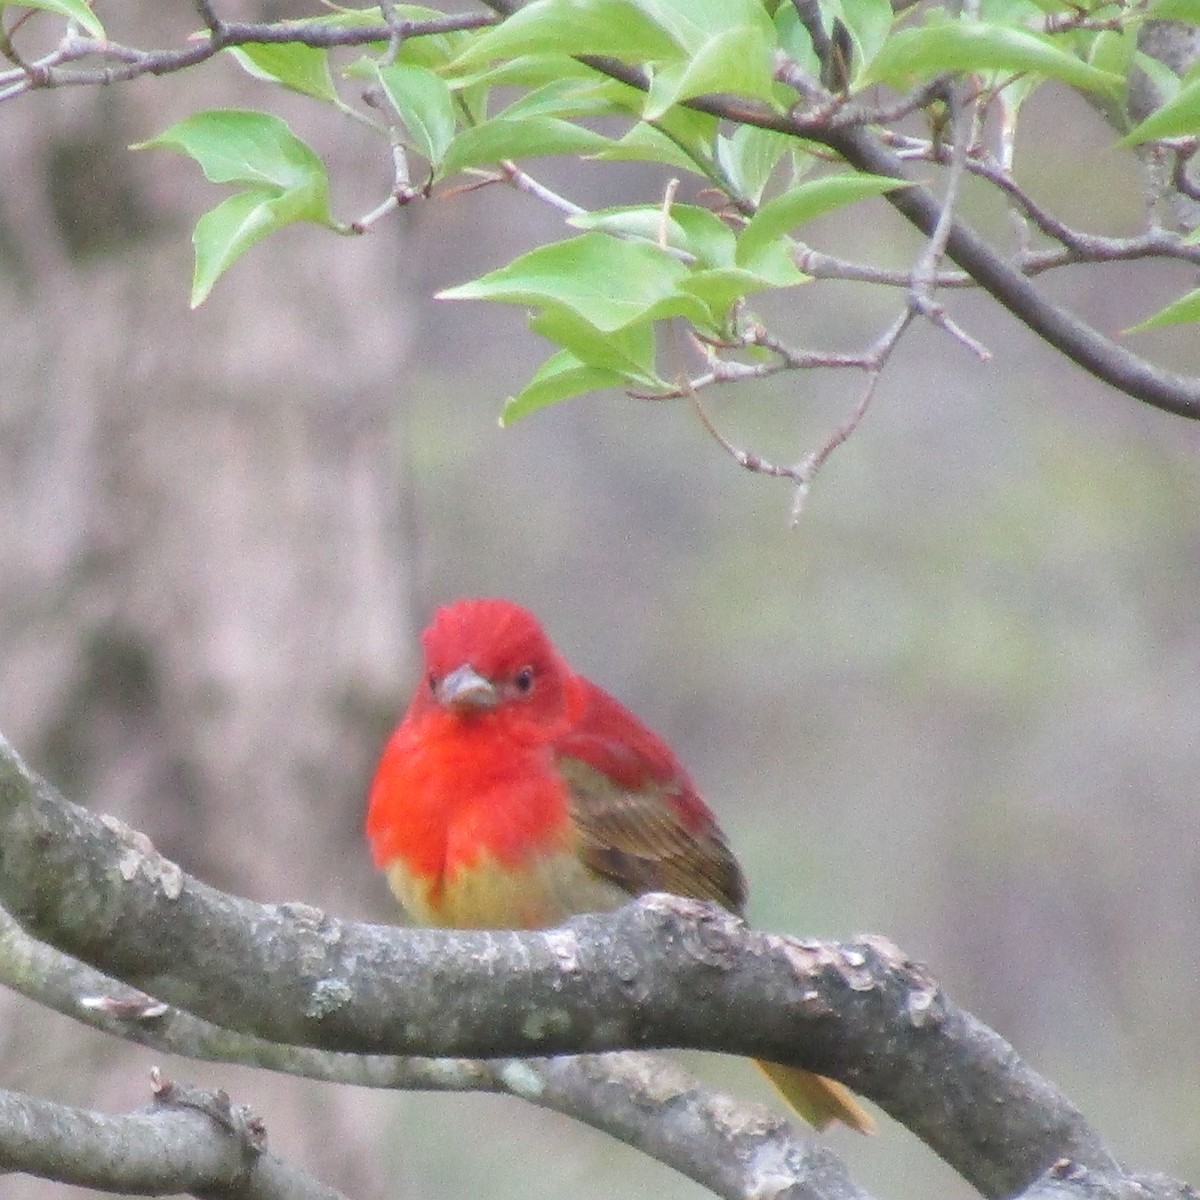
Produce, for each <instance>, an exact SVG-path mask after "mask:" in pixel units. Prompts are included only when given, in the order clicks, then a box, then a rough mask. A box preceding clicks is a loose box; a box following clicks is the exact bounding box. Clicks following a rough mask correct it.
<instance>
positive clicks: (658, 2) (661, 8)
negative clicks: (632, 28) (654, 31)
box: [632, 0, 773, 53]
mask: <svg viewBox="0 0 1200 1200" xmlns="http://www.w3.org/2000/svg"><path fill="white" fill-rule="evenodd" d="M632 3H633V6H634V7H636V8H638V9H639V10H640V11H641V12H642V13H644V14H645V15H646V16H647V17H648V18H649V19H650V20H651V21H652V22H653V23H654V24H655V25H657V26H658V28H660V29H662V30H663V31H664V32H665V33H667V34H668V35H669V36H670V38H671V40H672V41H674V42H675V44H676V45H677V46H679V47H680V48H681V49H683V50H687V51H688V52H689V53H696V52H697V51H699V50H701V49H702V48H703V47H704V46H705V45H706V44H707V43H709V42H710V41H711V40H712V39H713V37H714V36H719V35H721V34H724V33H730V32H734V31H737V30H751V31H753V32H755V33H757V34H758V36H759V37H762V38H770V37H771V36H772V33H773V30H772V25H771V18H770V16H769V15H768V14H767V10H766V8H765V7H764V5H763V4H762V2H761V0H632Z"/></svg>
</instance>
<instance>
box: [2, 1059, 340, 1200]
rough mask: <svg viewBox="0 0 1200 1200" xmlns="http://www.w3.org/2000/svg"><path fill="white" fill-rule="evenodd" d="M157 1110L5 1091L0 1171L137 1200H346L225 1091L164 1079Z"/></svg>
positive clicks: (157, 1081) (157, 1089)
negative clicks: (182, 1196)
mask: <svg viewBox="0 0 1200 1200" xmlns="http://www.w3.org/2000/svg"><path fill="white" fill-rule="evenodd" d="M154 1093H155V1103H154V1105H153V1106H152V1107H151V1108H149V1109H145V1110H143V1111H141V1112H136V1113H130V1114H128V1115H126V1116H117V1117H112V1116H104V1115H102V1114H100V1113H95V1112H89V1111H87V1110H85V1109H81V1108H72V1107H70V1106H68V1105H65V1104H55V1103H52V1102H51V1101H49V1100H36V1099H33V1098H32V1097H30V1096H24V1095H21V1094H20V1093H19V1092H9V1091H3V1090H0V1173H4V1172H8V1171H24V1172H27V1173H29V1174H31V1175H37V1176H39V1177H40V1178H42V1179H53V1180H55V1181H56V1182H59V1183H73V1184H76V1185H77V1186H79V1187H88V1188H102V1189H104V1190H106V1191H110V1192H119V1193H122V1194H130V1195H139V1196H147V1195H150V1196H167V1195H174V1194H176V1193H177V1192H190V1193H191V1194H192V1195H194V1196H197V1197H202V1198H203V1197H213V1198H214V1200H215V1197H217V1196H220V1197H221V1200H345V1197H344V1196H342V1194H341V1193H340V1192H337V1191H335V1190H334V1189H332V1188H329V1187H326V1186H325V1185H324V1184H322V1183H318V1182H317V1181H316V1180H315V1179H313V1178H312V1177H311V1176H309V1175H307V1174H305V1173H304V1172H303V1171H300V1170H299V1169H298V1168H296V1167H293V1166H291V1165H290V1164H288V1163H286V1162H284V1161H283V1160H282V1159H279V1158H276V1157H275V1156H274V1155H273V1154H270V1153H268V1152H267V1151H266V1150H265V1135H264V1131H263V1128H262V1124H261V1122H259V1121H258V1120H257V1118H255V1117H253V1116H251V1115H250V1113H249V1112H248V1111H247V1110H245V1109H243V1108H241V1107H240V1106H238V1105H234V1104H231V1103H230V1101H229V1097H228V1096H225V1095H224V1094H222V1093H217V1094H215V1095H214V1094H211V1093H208V1092H203V1091H201V1090H200V1089H197V1088H191V1087H186V1086H180V1085H178V1084H174V1083H171V1082H170V1081H169V1080H165V1079H162V1078H161V1077H160V1076H156V1077H155V1080H154Z"/></svg>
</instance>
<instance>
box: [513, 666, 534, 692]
mask: <svg viewBox="0 0 1200 1200" xmlns="http://www.w3.org/2000/svg"><path fill="white" fill-rule="evenodd" d="M513 683H514V684H516V687H517V691H518V692H528V691H529V690H530V689H531V688H532V687H533V668H532V667H522V668H521V669H520V670H519V671H518V672H517V675H516V678H515V679H514V680H513Z"/></svg>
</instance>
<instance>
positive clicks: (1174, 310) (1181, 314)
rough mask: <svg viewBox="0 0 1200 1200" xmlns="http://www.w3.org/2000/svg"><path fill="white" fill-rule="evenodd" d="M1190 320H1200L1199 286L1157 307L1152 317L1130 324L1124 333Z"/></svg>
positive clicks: (1185, 322)
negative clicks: (1163, 305)
mask: <svg viewBox="0 0 1200 1200" xmlns="http://www.w3.org/2000/svg"><path fill="white" fill-rule="evenodd" d="M1192 321H1200V288H1197V289H1196V290H1195V291H1193V292H1188V294H1187V295H1186V296H1181V297H1180V298H1179V299H1178V300H1175V301H1173V302H1172V303H1170V304H1168V305H1167V307H1166V308H1163V309H1159V311H1158V312H1156V313H1155V314H1154V315H1153V316H1152V317H1147V318H1146V319H1145V320H1144V321H1139V322H1138V324H1136V325H1132V326H1130V328H1128V329H1127V330H1125V332H1126V333H1141V332H1143V331H1144V330H1147V329H1159V328H1161V327H1162V326H1163V325H1185V324H1188V323H1189V322H1192Z"/></svg>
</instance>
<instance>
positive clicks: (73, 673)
mask: <svg viewBox="0 0 1200 1200" xmlns="http://www.w3.org/2000/svg"><path fill="white" fill-rule="evenodd" d="M126 7H127V8H134V9H138V10H140V12H141V13H142V14H144V19H143V20H140V21H139V24H138V28H139V37H140V38H141V39H142V40H143V44H150V43H151V42H152V41H153V40H154V39H155V38H157V39H158V40H159V44H164V45H166V44H179V43H180V42H181V41H182V39H183V37H184V36H186V34H187V32H188V31H189V30H190V29H191V28H192V27H193V26H194V24H195V22H196V17H195V13H194V11H192V10H191V9H190V7H189V6H187V5H165V6H163V5H159V4H156V3H154V2H152V0H141V2H140V3H139V4H137V5H135V6H126ZM268 15H275V16H277V15H279V13H278V12H277V11H274V12H272V13H271V14H268ZM126 19H129V20H131V21H132V18H126V17H124V16H123V17H122V21H124V20H126ZM237 75H238V72H237V70H236V68H235V67H234V65H233V63H232V62H231V61H230V62H227V61H218V62H215V63H213V64H210V65H209V66H208V67H206V68H204V69H203V70H201V71H198V72H189V73H188V74H187V76H186V77H183V76H180V77H178V78H174V79H164V80H157V81H156V80H150V81H146V82H145V83H143V84H141V85H139V86H137V87H134V88H125V89H121V90H119V91H117V90H114V91H104V90H99V89H79V90H78V91H77V92H74V93H71V92H60V93H56V94H53V95H42V96H39V97H38V98H37V99H36V101H34V102H26V103H22V104H16V105H10V106H8V107H7V108H6V110H5V113H4V127H5V140H6V153H5V158H6V161H7V163H8V164H9V166H8V169H7V170H6V171H5V172H4V173H3V176H0V347H2V350H0V354H2V358H0V361H2V363H3V368H2V378H3V388H2V389H0V646H2V647H3V653H2V654H0V727H2V728H3V729H4V730H5V732H6V733H7V734H8V736H10V737H11V738H12V739H13V741H14V742H15V743H16V744H18V745H19V746H20V747H21V749H22V751H23V752H24V753H25V754H26V755H27V756H28V758H29V759H30V761H31V762H33V763H35V764H36V765H37V767H38V768H39V769H41V770H43V771H44V772H45V773H46V774H47V775H48V776H49V777H50V778H52V779H53V780H54V781H55V782H56V783H58V784H59V785H60V786H61V787H62V788H63V789H64V790H65V791H66V792H67V793H68V794H70V795H74V796H76V797H88V798H90V800H89V802H93V803H96V804H99V805H103V807H104V808H106V809H108V810H109V811H112V812H114V813H116V814H119V815H120V816H122V817H124V818H125V819H127V820H128V821H130V822H131V823H132V824H134V825H135V826H137V827H139V828H141V829H144V830H145V831H146V832H147V833H149V834H150V836H151V837H152V838H153V839H154V841H155V842H156V844H157V845H158V846H159V848H160V849H162V850H163V852H164V853H166V854H168V855H169V856H171V857H174V858H178V860H179V861H180V862H181V863H183V864H185V865H186V866H187V867H188V868H189V869H191V870H194V871H195V872H196V873H197V874H199V875H200V876H202V877H204V878H206V879H209V880H211V881H213V882H214V883H216V884H218V885H220V886H223V887H227V888H229V889H231V890H234V891H238V892H241V893H243V894H247V895H250V896H254V897H256V898H259V899H264V900H289V899H295V900H305V901H308V902H310V903H313V904H318V905H328V906H330V907H332V908H335V909H337V910H338V911H340V912H343V913H347V914H349V915H354V914H355V913H356V912H357V913H358V914H359V915H361V913H362V911H363V910H364V907H365V897H366V896H367V895H368V888H369V887H370V886H371V882H372V881H371V878H370V872H369V869H368V864H367V862H366V855H365V851H364V849H363V848H362V845H361V838H360V828H361V809H362V793H363V788H364V784H365V779H366V776H367V773H368V771H369V769H370V762H371V760H372V758H373V756H374V754H375V752H376V749H377V747H378V743H379V740H380V737H381V735H382V731H383V727H384V724H385V722H386V721H387V720H388V719H389V718H390V717H391V716H393V715H394V708H395V706H396V703H397V698H398V696H399V694H400V692H401V691H402V689H403V687H404V684H405V677H404V669H405V666H406V662H405V659H404V655H405V653H406V650H407V645H408V642H409V638H408V636H407V617H408V615H409V614H408V611H407V610H408V591H407V586H406V582H407V575H408V563H407V562H406V559H405V547H404V544H403V540H402V539H403V525H402V521H401V513H400V503H401V490H400V488H399V487H398V486H397V482H396V471H395V464H394V461H393V459H394V458H395V453H396V447H397V443H396V438H395V436H394V433H393V430H392V428H391V422H392V415H393V414H394V413H395V412H396V411H397V409H398V400H399V399H400V398H401V397H402V381H403V375H402V369H403V364H404V358H405V354H406V351H407V328H406V312H405V299H404V294H403V289H402V287H401V286H398V284H399V283H400V272H399V269H398V267H397V263H398V254H397V245H396V240H395V239H396V233H395V230H396V228H397V223H396V222H393V223H392V225H391V231H390V232H389V231H388V230H387V229H384V230H383V231H380V232H376V233H375V234H373V235H372V236H371V237H370V238H369V239H363V241H362V242H361V243H359V244H357V245H352V244H348V243H347V242H345V241H342V240H339V239H336V238H334V237H333V236H331V235H328V234H324V233H321V232H319V231H317V230H315V229H313V228H311V227H310V228H308V229H302V230H297V231H292V232H291V233H290V234H289V235H287V236H288V237H290V238H291V245H290V247H289V246H285V245H283V244H277V245H276V246H275V248H274V250H275V252H274V253H271V254H262V255H259V254H255V253H251V254H250V255H249V256H248V257H247V258H246V259H245V260H244V261H243V262H242V263H239V264H238V266H237V267H236V268H235V269H234V270H233V271H232V272H230V274H229V275H228V276H226V278H225V279H223V280H222V281H221V283H220V284H219V285H218V288H217V290H216V292H215V293H214V295H213V297H212V299H211V300H210V301H209V303H208V304H207V305H206V306H205V307H204V308H203V309H201V310H200V311H198V312H196V313H191V312H189V311H188V308H187V290H188V281H189V278H190V271H191V264H190V261H189V253H190V247H189V246H188V242H187V237H186V235H185V231H184V230H182V229H180V228H179V227H178V226H177V225H175V224H172V225H171V227H169V228H168V227H167V224H168V222H177V221H178V220H179V219H180V218H179V217H178V216H172V217H168V216H167V215H166V214H168V213H172V212H174V213H184V214H187V215H188V216H191V217H194V216H195V215H196V212H197V201H196V200H194V199H192V197H191V196H189V195H187V194H184V195H174V196H161V195H157V196H156V195H155V194H154V193H153V192H152V190H151V188H152V187H156V188H162V187H163V186H164V182H163V181H167V183H166V186H172V187H177V188H180V189H189V190H191V191H194V192H196V193H198V192H199V191H200V185H199V183H198V180H199V174H198V172H196V170H195V167H194V164H191V163H187V162H184V161H183V160H179V161H178V162H167V161H166V156H165V155H163V156H160V158H159V159H158V160H157V161H156V162H155V163H154V164H153V168H154V169H153V180H154V181H155V182H154V183H153V185H151V184H150V183H148V182H146V181H148V180H149V179H150V178H151V172H149V171H147V170H145V169H144V166H143V164H142V163H141V162H140V161H139V159H140V157H141V156H140V155H135V154H131V153H130V152H128V151H127V150H126V146H127V145H128V144H129V143H130V142H133V141H137V140H140V139H142V138H145V137H147V136H150V135H151V134H153V133H155V132H157V131H158V130H160V129H162V128H163V127H165V125H166V124H168V123H169V121H171V120H174V119H176V118H177V117H179V116H181V115H183V114H184V113H185V112H187V111H191V110H195V109H196V108H200V107H203V106H205V104H212V105H215V104H222V105H228V104H230V103H239V102H240V103H243V104H245V105H247V106H253V105H254V104H255V103H256V102H257V103H262V102H263V97H262V96H261V94H259V95H256V94H255V85H254V84H253V83H251V82H250V81H245V82H244V83H242V84H240V87H241V93H240V96H241V98H240V100H235V99H234V96H233V94H231V90H230V89H231V87H232V88H235V89H236V88H237V87H238V86H239V84H238V81H237V80H235V78H234V77H235V76H237ZM206 90H207V93H208V94H207V95H205V94H204V93H205V91H206ZM314 107H315V106H314ZM320 117H321V114H320V113H318V112H310V113H309V114H308V119H309V120H312V119H314V118H315V119H317V120H318V121H319V120H320ZM348 125H349V123H346V124H342V125H339V124H336V123H332V122H331V123H330V124H329V125H328V126H326V127H321V126H319V125H318V126H317V128H322V129H323V133H324V134H326V135H327V136H326V138H325V140H324V141H322V142H320V143H318V145H319V148H320V150H321V152H322V153H324V154H326V155H327V156H328V158H329V159H330V161H331V166H332V167H333V170H334V172H335V174H336V176H337V178H338V180H339V187H341V186H342V184H343V181H344V182H345V184H346V185H347V186H349V187H355V186H358V188H359V190H360V194H359V195H355V196H346V195H343V194H339V196H338V200H337V202H338V203H339V205H349V206H350V210H349V211H350V215H355V210H354V207H353V206H354V205H356V204H357V203H358V202H359V201H360V200H363V206H362V207H363V208H365V207H368V206H369V205H370V204H372V203H374V202H375V201H376V200H377V199H378V196H379V194H380V189H381V188H384V187H386V186H387V176H386V166H387V164H386V155H384V156H382V157H381V156H380V155H379V154H378V152H377V147H375V146H372V145H370V144H368V143H366V142H365V141H364V140H363V137H362V135H361V134H358V133H356V132H355V131H353V130H351V129H349V128H348V127H347V126H348ZM308 128H309V129H311V128H313V126H311V125H309V126H308ZM155 153H159V154H160V152H155ZM206 199H211V189H209V194H208V195H206ZM381 615H386V617H387V619H386V620H384V619H382V616H381ZM180 952H181V953H186V952H187V948H186V947H180ZM0 1029H2V1030H3V1032H2V1033H0V1077H2V1078H3V1079H4V1081H5V1083H6V1084H7V1086H11V1087H21V1086H30V1087H31V1090H32V1091H34V1092H35V1093H38V1094H42V1095H46V1096H50V1097H52V1098H56V1099H64V1100H68V1101H72V1102H85V1103H91V1104H94V1105H96V1106H99V1107H106V1106H107V1107H120V1106H121V1105H123V1104H128V1103H134V1104H136V1103H138V1102H139V1101H140V1100H142V1099H144V1098H145V1097H146V1095H147V1082H146V1075H145V1071H144V1069H143V1067H142V1066H141V1065H140V1064H139V1063H138V1062H136V1061H135V1062H133V1063H131V1059H130V1052H129V1050H128V1048H127V1047H121V1046H117V1045H115V1044H114V1046H113V1047H112V1057H111V1061H110V1060H109V1058H108V1056H109V1049H108V1047H107V1045H105V1044H103V1043H101V1042H100V1040H99V1039H97V1037H96V1036H95V1035H94V1034H90V1033H86V1032H83V1031H81V1030H76V1029H75V1028H74V1027H73V1026H72V1025H71V1024H70V1023H69V1022H66V1021H64V1020H63V1019H62V1018H59V1017H56V1016H52V1015H50V1014H47V1013H44V1012H41V1011H38V1010H36V1009H34V1008H33V1007H32V1006H30V1005H28V1004H25V1003H24V1002H18V1001H17V1000H16V999H15V998H13V997H11V996H8V995H0ZM145 1061H146V1062H147V1063H148V1062H150V1061H153V1058H152V1057H147V1058H146V1060H145ZM200 1074H201V1072H200V1071H198V1070H197V1069H196V1068H195V1067H194V1066H193V1065H191V1064H189V1065H188V1066H187V1067H186V1068H180V1075H181V1077H193V1078H194V1077H197V1076H198V1075H200ZM231 1075H232V1073H231V1072H229V1071H224V1070H222V1071H216V1072H212V1073H210V1075H209V1078H215V1079H217V1080H218V1081H219V1082H221V1083H222V1084H223V1085H224V1086H227V1087H229V1088H230V1089H231V1090H235V1091H237V1092H238V1099H239V1100H242V1101H246V1102H249V1103H251V1104H253V1105H256V1106H257V1107H258V1108H259V1109H260V1111H261V1112H262V1115H263V1116H264V1118H265V1119H266V1121H267V1125H268V1130H269V1132H270V1134H271V1135H272V1137H273V1141H274V1143H275V1144H276V1145H278V1146H279V1147H280V1148H281V1150H283V1149H285V1148H286V1147H288V1145H289V1143H290V1145H291V1149H292V1152H293V1153H296V1152H299V1151H302V1150H304V1151H307V1152H302V1153H300V1157H302V1158H303V1159H305V1160H306V1161H307V1162H308V1164H309V1165H311V1166H312V1167H313V1169H314V1170H315V1171H316V1172H317V1173H318V1174H323V1175H324V1176H325V1177H326V1178H327V1180H328V1181H329V1182H331V1183H338V1184H340V1185H341V1186H343V1187H346V1188H351V1189H352V1190H354V1192H355V1194H356V1195H358V1196H362V1197H366V1196H370V1195H374V1194H376V1189H377V1186H378V1185H377V1182H372V1181H373V1178H374V1177H373V1175H372V1173H371V1170H370V1168H369V1167H360V1166H359V1165H358V1164H359V1162H360V1161H361V1160H362V1159H363V1158H364V1157H366V1156H364V1155H363V1154H362V1147H363V1144H364V1143H363V1141H359V1142H357V1149H356V1135H355V1129H356V1127H360V1126H361V1125H362V1122H361V1121H360V1120H359V1119H358V1118H357V1117H356V1116H355V1113H356V1112H357V1110H356V1109H355V1106H356V1105H361V1104H363V1103H366V1101H364V1100H362V1099H361V1098H358V1099H356V1098H355V1097H354V1096H353V1095H352V1094H350V1093H348V1092H346V1091H345V1090H344V1089H343V1090H338V1091H335V1090H333V1089H327V1090H322V1091H317V1090H315V1089H314V1090H309V1091H303V1090H299V1089H297V1088H296V1086H295V1084H294V1083H290V1082H289V1083H288V1084H286V1085H283V1084H280V1085H278V1086H276V1085H275V1084H274V1083H272V1082H271V1081H270V1080H269V1079H267V1078H265V1077H262V1078H260V1079H258V1080H255V1081H254V1082H253V1084H251V1083H250V1080H251V1076H249V1075H246V1076H240V1077H238V1080H234V1079H232V1078H231ZM243 1080H244V1081H245V1082H244V1084H243V1083H242V1082H241V1081H243ZM34 1081H36V1083H35V1082H34ZM375 1102H376V1103H378V1100H377V1101H375ZM357 1136H358V1137H359V1138H363V1139H365V1137H366V1135H365V1134H358V1135H357ZM304 1143H307V1144H308V1145H307V1146H304ZM318 1147H321V1148H325V1153H326V1155H327V1157H326V1161H325V1162H321V1161H320V1159H319V1156H318V1154H317V1152H316V1151H317V1148H318ZM339 1156H340V1158H339ZM4 1191H5V1196H6V1197H11V1200H30V1198H32V1197H49V1196H53V1197H56V1198H59V1197H62V1196H64V1195H67V1194H73V1193H70V1192H69V1189H65V1188H61V1187H57V1186H52V1185H46V1184H38V1183H36V1182H34V1181H31V1180H26V1179H8V1180H6V1181H5V1183H4Z"/></svg>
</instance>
